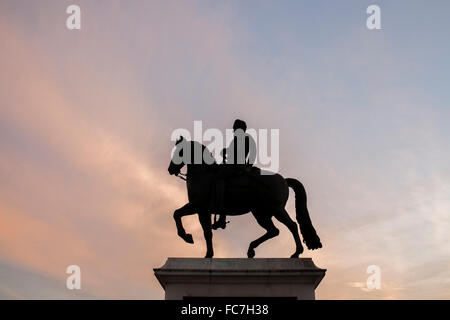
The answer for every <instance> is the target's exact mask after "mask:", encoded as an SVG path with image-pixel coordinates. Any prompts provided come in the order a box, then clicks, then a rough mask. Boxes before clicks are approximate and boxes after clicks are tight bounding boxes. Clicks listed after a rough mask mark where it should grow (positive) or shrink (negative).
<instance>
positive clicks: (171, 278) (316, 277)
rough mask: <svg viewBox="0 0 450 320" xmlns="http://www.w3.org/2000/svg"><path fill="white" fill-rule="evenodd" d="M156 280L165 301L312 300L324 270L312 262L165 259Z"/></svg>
mask: <svg viewBox="0 0 450 320" xmlns="http://www.w3.org/2000/svg"><path fill="white" fill-rule="evenodd" d="M154 272H155V276H156V278H157V279H158V281H159V283H160V284H161V286H162V287H163V288H164V290H165V292H166V294H165V298H166V300H182V299H189V298H224V297H230V298H261V297H263V298H285V299H302V300H305V299H306V300H314V299H315V289H316V288H317V286H318V285H319V283H320V281H321V280H322V278H323V277H324V276H325V272H326V270H325V269H320V268H318V267H317V266H316V265H314V263H313V261H312V259H311V258H301V259H288V258H286V259H284V258H256V259H246V258H213V259H201V258H168V259H167V261H166V263H165V264H164V265H163V266H162V267H161V268H156V269H154Z"/></svg>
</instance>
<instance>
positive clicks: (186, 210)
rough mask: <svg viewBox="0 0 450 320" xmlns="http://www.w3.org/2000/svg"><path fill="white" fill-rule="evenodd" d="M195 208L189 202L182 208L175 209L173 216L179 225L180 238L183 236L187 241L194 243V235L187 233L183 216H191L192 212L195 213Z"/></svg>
mask: <svg viewBox="0 0 450 320" xmlns="http://www.w3.org/2000/svg"><path fill="white" fill-rule="evenodd" d="M195 211H196V210H195V208H194V206H193V205H192V204H190V203H187V204H185V205H184V206H182V207H181V208H179V209H177V210H175V212H174V213H173V218H174V220H175V224H176V226H177V231H178V235H179V236H180V238H182V239H183V240H184V241H186V242H187V243H194V239H193V238H192V235H191V234H189V233H186V231H185V230H184V227H183V223H182V222H181V218H182V217H184V216H189V215H191V214H194V213H195Z"/></svg>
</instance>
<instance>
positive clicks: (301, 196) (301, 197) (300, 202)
mask: <svg viewBox="0 0 450 320" xmlns="http://www.w3.org/2000/svg"><path fill="white" fill-rule="evenodd" d="M286 182H287V184H288V186H289V187H291V188H292V189H293V190H294V192H295V211H296V218H297V222H298V224H299V225H300V231H301V233H302V236H303V242H304V243H305V244H306V246H307V247H308V249H309V250H314V249H319V248H322V243H321V242H320V238H319V236H318V235H317V233H316V230H315V229H314V227H313V225H312V222H311V218H310V217H309V212H308V208H307V206H306V191H305V188H304V187H303V184H302V183H301V182H300V181H298V180H297V179H291V178H287V179H286Z"/></svg>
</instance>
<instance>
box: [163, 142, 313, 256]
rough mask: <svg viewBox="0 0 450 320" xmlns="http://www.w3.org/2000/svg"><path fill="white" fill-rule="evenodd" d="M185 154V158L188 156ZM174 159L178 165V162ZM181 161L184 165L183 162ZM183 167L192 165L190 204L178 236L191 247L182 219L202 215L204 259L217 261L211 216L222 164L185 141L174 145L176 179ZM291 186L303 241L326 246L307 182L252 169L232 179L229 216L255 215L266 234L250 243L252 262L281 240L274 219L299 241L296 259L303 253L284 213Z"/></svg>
mask: <svg viewBox="0 0 450 320" xmlns="http://www.w3.org/2000/svg"><path fill="white" fill-rule="evenodd" d="M187 151H188V152H190V153H191V154H190V155H188V156H186V152H187ZM191 151H196V152H197V154H199V152H201V155H202V157H201V160H200V161H194V157H195V155H194V154H195V153H196V152H191ZM183 152H185V154H184V155H185V156H186V157H183ZM175 157H177V159H176V160H177V161H174V158H175ZM182 158H183V159H184V160H179V159H182ZM186 159H187V160H188V161H186ZM208 159H209V160H208ZM197 160H198V159H197ZM205 160H206V161H205ZM184 165H187V174H186V177H187V178H186V183H187V192H188V199H189V202H188V203H187V204H185V205H184V206H183V207H181V208H179V209H177V210H175V212H174V215H173V217H174V219H175V224H176V227H177V231H178V235H179V236H180V237H181V238H182V239H183V240H184V241H186V242H187V243H194V240H193V238H192V235H191V234H188V233H186V231H185V230H184V227H183V224H182V221H181V218H182V217H184V216H188V215H192V214H195V213H197V214H198V217H199V221H200V224H201V226H202V228H203V234H204V237H205V240H206V248H207V250H206V255H205V258H212V257H213V255H214V250H213V244H212V227H211V214H212V213H213V212H214V204H213V201H212V199H213V196H214V179H215V174H216V172H217V170H218V168H219V165H218V164H217V163H216V162H215V161H214V157H213V156H212V154H211V152H209V150H208V148H207V147H205V146H204V145H202V144H200V143H199V142H196V141H187V140H185V139H184V138H183V137H181V138H180V139H179V140H177V141H176V143H175V151H174V153H173V156H172V159H171V161H170V165H169V168H168V171H169V173H170V174H171V175H176V176H178V175H179V174H180V172H181V169H182V168H183V167H184ZM289 187H291V188H292V189H293V190H294V192H295V207H296V218H297V222H298V224H299V225H300V231H301V234H302V236H303V242H304V243H305V244H306V246H307V248H308V249H310V250H314V249H318V248H321V247H322V243H321V242H320V238H319V236H318V235H317V233H316V230H315V229H314V227H313V225H312V223H311V219H310V217H309V212H308V208H307V205H306V191H305V188H304V187H303V185H302V183H301V182H300V181H298V180H296V179H291V178H287V179H285V178H283V177H282V176H281V175H279V174H274V173H272V174H261V170H260V169H258V168H256V167H253V168H252V169H251V170H249V171H248V172H241V173H239V174H236V177H233V178H230V179H228V180H227V181H226V188H225V213H226V215H227V216H236V215H243V214H246V213H249V212H251V213H252V214H253V216H254V217H255V219H256V221H257V222H258V224H259V225H260V226H261V227H263V228H264V229H265V230H266V233H265V234H264V235H263V236H261V237H259V238H257V239H256V240H254V241H252V242H251V243H250V245H249V248H248V251H247V256H248V257H249V258H253V257H254V256H255V249H256V248H257V247H258V246H259V245H260V244H262V243H263V242H265V241H267V240H269V239H271V238H274V237H276V236H278V234H279V230H278V229H277V228H276V227H275V225H274V224H273V221H272V217H275V218H276V219H277V220H278V221H280V222H281V223H283V224H284V225H286V227H287V228H288V229H289V230H290V232H291V233H292V236H293V237H294V240H295V245H296V249H295V252H294V253H293V254H292V255H291V258H298V257H299V255H300V254H301V253H302V252H303V246H302V243H301V241H300V236H299V233H298V227H297V223H295V221H293V220H292V219H291V217H290V216H289V214H288V213H287V211H286V209H285V206H286V203H287V200H288V197H289Z"/></svg>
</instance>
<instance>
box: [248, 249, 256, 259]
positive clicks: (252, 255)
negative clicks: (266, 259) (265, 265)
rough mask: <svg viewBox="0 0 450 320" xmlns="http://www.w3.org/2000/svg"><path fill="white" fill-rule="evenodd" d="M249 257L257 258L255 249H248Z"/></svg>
mask: <svg viewBox="0 0 450 320" xmlns="http://www.w3.org/2000/svg"><path fill="white" fill-rule="evenodd" d="M247 257H248V258H250V259H251V258H254V257H255V250H253V249H248V251H247Z"/></svg>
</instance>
